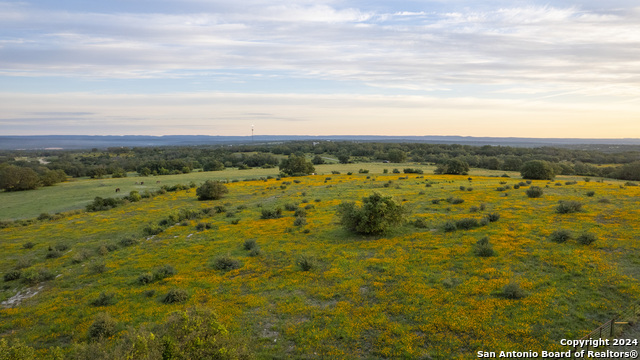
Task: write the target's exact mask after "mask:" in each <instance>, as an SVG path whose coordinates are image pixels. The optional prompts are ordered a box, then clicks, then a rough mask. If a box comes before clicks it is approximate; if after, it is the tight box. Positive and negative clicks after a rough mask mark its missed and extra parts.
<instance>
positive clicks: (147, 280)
mask: <svg viewBox="0 0 640 360" xmlns="http://www.w3.org/2000/svg"><path fill="white" fill-rule="evenodd" d="M153 280H154V277H153V274H152V273H150V272H146V273H142V274H140V276H138V278H137V279H136V282H137V283H138V284H140V285H147V284H151V283H152V282H153Z"/></svg>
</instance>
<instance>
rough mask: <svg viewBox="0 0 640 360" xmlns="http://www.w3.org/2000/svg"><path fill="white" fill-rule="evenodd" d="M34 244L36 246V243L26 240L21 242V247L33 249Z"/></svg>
mask: <svg viewBox="0 0 640 360" xmlns="http://www.w3.org/2000/svg"><path fill="white" fill-rule="evenodd" d="M34 246H36V244H35V243H34V242H31V241H27V242H26V243H24V244H22V247H23V248H24V249H33V247H34Z"/></svg>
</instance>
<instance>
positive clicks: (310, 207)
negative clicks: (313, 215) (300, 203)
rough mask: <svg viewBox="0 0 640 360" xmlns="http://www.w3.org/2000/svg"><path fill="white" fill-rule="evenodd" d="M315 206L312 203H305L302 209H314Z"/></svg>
mask: <svg viewBox="0 0 640 360" xmlns="http://www.w3.org/2000/svg"><path fill="white" fill-rule="evenodd" d="M315 208H316V207H315V206H314V205H313V204H307V205H306V206H305V207H304V209H305V210H311V209H315Z"/></svg>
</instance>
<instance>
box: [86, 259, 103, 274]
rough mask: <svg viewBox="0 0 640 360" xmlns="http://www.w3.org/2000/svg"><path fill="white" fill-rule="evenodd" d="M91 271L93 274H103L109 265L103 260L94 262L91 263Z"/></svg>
mask: <svg viewBox="0 0 640 360" xmlns="http://www.w3.org/2000/svg"><path fill="white" fill-rule="evenodd" d="M89 271H90V272H91V273H93V274H102V273H103V272H105V271H107V265H106V264H105V263H103V262H98V261H97V262H94V263H92V264H91V265H89Z"/></svg>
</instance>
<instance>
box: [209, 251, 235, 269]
mask: <svg viewBox="0 0 640 360" xmlns="http://www.w3.org/2000/svg"><path fill="white" fill-rule="evenodd" d="M212 267H213V268H214V269H216V270H222V271H229V270H234V269H239V268H241V267H242V263H240V261H238V260H236V259H234V258H232V257H231V256H229V255H221V256H218V257H216V258H215V259H213V263H212Z"/></svg>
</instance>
